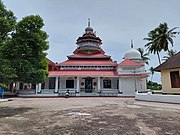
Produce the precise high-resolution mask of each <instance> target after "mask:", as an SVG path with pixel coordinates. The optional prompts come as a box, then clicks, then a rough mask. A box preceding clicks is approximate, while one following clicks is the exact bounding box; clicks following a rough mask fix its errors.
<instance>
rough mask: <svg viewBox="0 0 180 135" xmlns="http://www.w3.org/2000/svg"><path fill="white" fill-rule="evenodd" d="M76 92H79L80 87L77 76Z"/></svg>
mask: <svg viewBox="0 0 180 135" xmlns="http://www.w3.org/2000/svg"><path fill="white" fill-rule="evenodd" d="M77 92H78V93H79V92H80V87H79V76H77Z"/></svg>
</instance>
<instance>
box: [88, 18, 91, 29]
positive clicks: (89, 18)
mask: <svg viewBox="0 0 180 135" xmlns="http://www.w3.org/2000/svg"><path fill="white" fill-rule="evenodd" d="M90 23H91V22H90V18H88V27H90Z"/></svg>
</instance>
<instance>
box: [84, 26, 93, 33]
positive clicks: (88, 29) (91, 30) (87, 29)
mask: <svg viewBox="0 0 180 135" xmlns="http://www.w3.org/2000/svg"><path fill="white" fill-rule="evenodd" d="M85 32H93V28H91V27H90V26H88V27H87V28H86V29H85Z"/></svg>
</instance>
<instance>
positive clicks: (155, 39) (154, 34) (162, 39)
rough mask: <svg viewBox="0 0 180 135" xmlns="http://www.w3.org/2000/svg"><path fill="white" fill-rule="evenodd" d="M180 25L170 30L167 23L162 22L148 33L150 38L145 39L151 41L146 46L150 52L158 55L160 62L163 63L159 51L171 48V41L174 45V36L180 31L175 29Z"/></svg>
mask: <svg viewBox="0 0 180 135" xmlns="http://www.w3.org/2000/svg"><path fill="white" fill-rule="evenodd" d="M177 28H178V27H174V28H172V29H170V30H169V28H168V26H167V23H161V24H160V25H159V27H157V28H155V29H154V30H152V31H150V32H149V33H148V38H144V40H147V41H149V42H148V43H147V44H146V45H145V47H147V50H148V51H149V52H150V53H154V54H157V55H158V60H159V64H161V60H160V56H159V53H160V52H161V51H162V50H164V51H168V50H169V43H170V44H171V45H172V46H173V38H174V37H176V34H179V33H180V32H177V31H174V30H175V29H177Z"/></svg>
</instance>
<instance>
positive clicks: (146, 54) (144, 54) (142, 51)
mask: <svg viewBox="0 0 180 135" xmlns="http://www.w3.org/2000/svg"><path fill="white" fill-rule="evenodd" d="M137 50H138V51H139V52H140V54H141V60H142V61H144V62H145V63H146V64H147V65H149V63H148V60H150V59H149V58H148V55H149V54H148V53H144V49H143V48H138V49H137Z"/></svg>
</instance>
